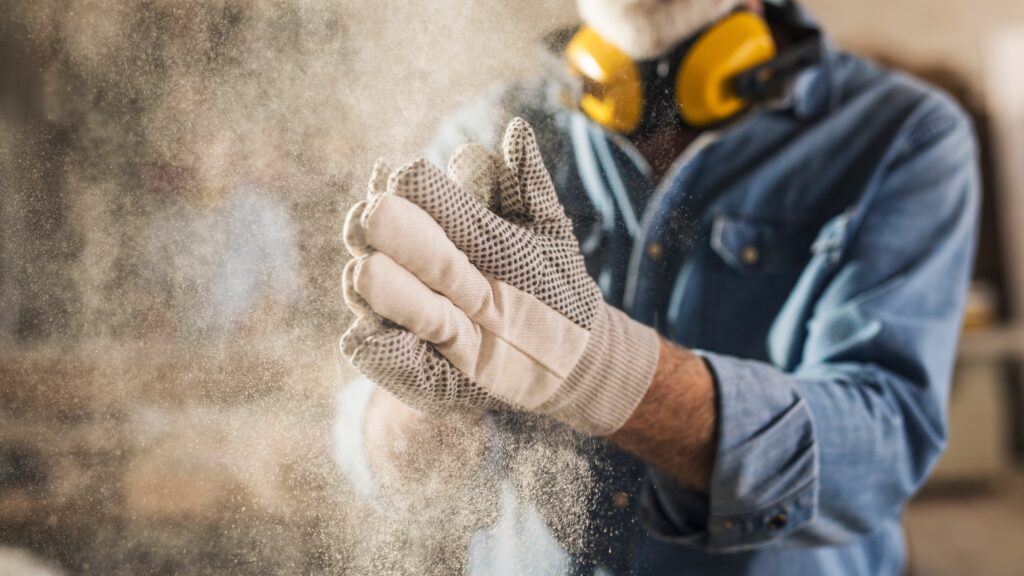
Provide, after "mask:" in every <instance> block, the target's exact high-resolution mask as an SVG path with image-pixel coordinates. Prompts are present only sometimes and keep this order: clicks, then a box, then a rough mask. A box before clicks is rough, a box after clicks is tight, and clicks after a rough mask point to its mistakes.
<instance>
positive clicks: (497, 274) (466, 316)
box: [342, 118, 659, 435]
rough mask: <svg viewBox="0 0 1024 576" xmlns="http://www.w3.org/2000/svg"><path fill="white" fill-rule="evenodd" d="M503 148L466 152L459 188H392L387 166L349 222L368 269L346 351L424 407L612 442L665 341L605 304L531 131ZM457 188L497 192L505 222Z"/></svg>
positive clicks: (408, 173)
mask: <svg viewBox="0 0 1024 576" xmlns="http://www.w3.org/2000/svg"><path fill="white" fill-rule="evenodd" d="M503 151H504V161H503V162H502V161H491V162H490V163H488V159H490V158H493V156H490V155H489V154H488V153H487V152H486V151H485V150H483V149H481V148H480V147H473V146H470V147H468V148H463V150H461V151H460V152H459V153H457V154H456V156H454V157H453V159H452V163H451V164H450V169H449V171H450V173H451V174H452V175H453V176H454V180H453V178H450V177H448V176H446V175H445V174H444V173H443V172H441V171H440V170H438V169H436V168H434V167H433V166H431V165H430V164H429V163H428V162H426V161H425V160H419V161H416V162H413V163H412V164H409V165H407V166H405V167H404V168H402V169H400V170H399V171H397V172H396V173H395V174H393V175H391V176H390V178H389V179H388V180H387V182H386V185H385V184H384V182H383V178H382V176H381V172H382V171H383V169H382V167H381V166H378V169H377V170H376V171H375V176H374V178H373V179H372V181H371V188H372V190H373V192H372V193H371V198H370V199H369V200H368V201H367V202H366V203H365V204H360V205H357V206H356V207H354V208H353V209H352V212H350V215H349V218H348V220H347V226H346V228H347V231H346V239H347V244H348V245H349V248H350V250H351V251H352V252H353V254H354V255H356V256H358V258H357V259H356V260H354V261H353V262H352V263H350V265H349V266H348V267H346V280H345V283H346V286H347V288H346V299H347V301H348V302H349V305H350V307H351V308H353V309H354V310H356V311H357V314H360V315H361V320H360V321H357V323H356V326H354V327H353V328H352V329H351V330H350V331H349V332H348V333H347V334H346V335H345V337H344V338H343V342H342V347H343V351H344V353H345V355H346V356H347V357H349V358H350V359H351V361H352V363H353V364H354V365H355V366H356V367H357V368H358V369H359V370H361V371H362V372H363V373H364V374H366V376H367V377H369V378H370V379H371V380H374V381H375V382H377V383H378V384H379V385H381V386H383V387H384V388H386V389H388V390H391V391H392V392H394V393H395V394H396V395H397V396H399V397H400V398H402V399H405V400H406V401H408V402H410V403H412V404H414V405H417V406H421V407H422V406H429V407H431V408H433V409H435V410H436V409H437V408H442V409H443V408H444V407H452V408H456V407H467V406H468V407H476V408H483V409H490V408H496V407H502V406H510V407H513V408H516V409H520V410H526V411H530V412H535V413H541V414H547V415H550V416H553V417H555V418H557V419H559V420H561V421H563V422H565V423H567V424H569V425H570V426H573V427H575V428H577V429H578V430H580V431H583V432H586V433H589V434H594V435H605V434H610V433H611V432H614V431H615V430H617V429H618V428H619V427H621V426H622V424H623V423H625V421H626V420H627V419H628V418H629V416H630V415H631V414H632V412H633V410H634V409H635V408H636V406H637V405H638V404H639V403H640V401H641V400H642V399H643V396H644V394H645V393H646V391H647V388H648V387H649V386H650V383H651V380H652V378H653V375H654V370H655V367H656V365H657V361H658V353H659V340H658V336H657V334H656V333H655V331H654V330H653V329H651V328H648V327H646V326H643V325H641V324H639V323H637V322H635V321H633V320H631V319H629V318H628V317H627V316H626V315H624V314H623V313H621V312H619V311H618V310H616V309H614V308H612V307H611V306H609V305H607V304H606V303H605V302H604V301H603V300H602V298H601V292H600V289H599V288H598V287H597V285H596V284H595V283H594V281H593V280H592V279H591V278H590V276H589V275H588V274H587V272H586V269H585V267H584V262H583V257H582V255H581V254H580V249H579V244H578V243H577V241H576V238H575V237H574V236H573V233H572V222H571V221H570V220H569V218H568V217H567V216H566V215H565V212H564V210H563V209H562V205H561V204H560V202H559V201H558V196H557V194H556V192H555V189H554V185H553V184H552V182H551V178H550V176H549V174H548V172H547V170H546V169H545V167H544V164H543V161H542V159H541V157H540V153H539V151H538V149H537V144H536V141H535V138H534V136H533V132H532V130H531V129H530V127H529V126H528V125H527V124H526V122H525V121H523V120H521V119H518V118H517V119H515V120H513V121H512V123H511V124H510V125H509V127H508V129H507V131H506V133H505V138H504V142H503ZM481 165H483V166H485V167H486V168H485V169H477V168H474V167H479V166H481ZM466 167H469V168H466ZM481 173H483V174H485V176H484V177H481V176H480V174H481ZM465 174H472V175H473V176H472V177H467V176H465ZM487 174H489V176H486V175H487ZM457 181H461V182H463V183H466V186H479V185H480V182H481V181H483V182H490V183H491V184H492V185H493V186H494V188H495V189H496V198H495V199H494V201H493V204H495V206H496V210H497V211H498V212H499V213H500V214H501V215H502V217H499V216H498V215H497V214H495V213H494V212H492V211H491V210H490V209H488V207H487V206H485V205H484V204H482V203H481V202H479V201H477V200H475V199H474V198H473V197H472V196H470V195H469V194H468V193H467V192H466V190H465V189H464V188H463V187H460V185H459V184H458V183H457ZM374 314H378V315H379V316H381V317H383V318H385V319H387V320H389V321H390V322H393V323H394V324H395V325H397V326H394V327H388V326H387V325H386V323H383V324H382V323H379V322H375V321H374V320H373V318H374ZM399 327H400V328H399Z"/></svg>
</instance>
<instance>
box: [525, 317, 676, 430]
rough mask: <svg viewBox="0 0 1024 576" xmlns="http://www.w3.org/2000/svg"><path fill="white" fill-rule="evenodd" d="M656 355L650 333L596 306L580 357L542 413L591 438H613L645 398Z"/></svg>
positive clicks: (654, 339) (656, 343)
mask: <svg viewBox="0 0 1024 576" xmlns="http://www.w3.org/2000/svg"><path fill="white" fill-rule="evenodd" d="M660 350H661V343H660V340H659V338H658V334H657V332H655V331H654V329H652V328H650V327H648V326H644V325H643V324H640V323H639V322H637V321H635V320H633V319H632V318H630V317H628V316H626V315H625V314H624V313H622V312H620V311H619V310H617V309H615V308H613V307H612V306H608V305H603V306H600V307H599V308H598V313H597V316H596V317H595V319H594V324H593V325H592V329H591V333H590V339H589V342H588V343H587V347H586V349H585V350H584V351H583V356H582V357H581V358H580V361H579V362H578V363H577V364H576V367H575V368H573V370H572V372H571V373H570V374H569V377H568V378H567V379H566V382H565V385H563V386H562V388H561V390H559V392H558V393H557V394H556V395H555V397H554V398H552V399H551V400H550V401H549V403H548V406H546V407H544V408H542V411H544V412H547V413H548V414H551V415H552V416H554V417H555V418H558V419H559V420H561V421H563V422H565V423H566V424H568V425H570V426H572V427H573V428H576V429H577V430H579V431H581V432H584V433H586V434H590V435H592V436H607V435H609V434H611V433H613V432H615V431H616V430H618V429H619V428H621V427H622V425H623V424H625V423H626V420H628V419H629V417H630V416H631V415H632V414H633V412H634V411H635V410H636V407H637V406H638V405H639V404H640V401H641V400H643V398H644V395H645V394H646V393H647V389H648V388H649V387H650V385H651V382H652V380H653V379H654V372H655V370H656V369H657V366H658V356H659V353H660Z"/></svg>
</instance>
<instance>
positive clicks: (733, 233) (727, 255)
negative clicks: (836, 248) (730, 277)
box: [711, 215, 821, 281]
mask: <svg viewBox="0 0 1024 576" xmlns="http://www.w3.org/2000/svg"><path fill="white" fill-rule="evenodd" d="M820 228H821V226H820V225H818V224H812V223H806V222H779V221H765V220H755V219H748V218H737V217H733V216H724V215H719V216H716V217H715V219H714V221H713V222H712V226H711V250H712V251H713V252H714V253H715V254H716V255H717V256H718V258H719V259H720V260H721V262H722V263H723V264H724V265H725V270H726V271H727V273H728V272H731V273H733V274H735V275H737V276H742V277H746V280H748V281H749V280H754V279H755V278H756V277H758V276H776V275H783V276H784V275H787V274H799V273H800V271H801V270H802V269H803V268H804V266H806V265H807V262H808V261H809V260H810V258H811V255H812V254H811V252H812V250H811V248H812V245H813V244H814V240H815V238H816V237H817V234H818V231H819V230H820Z"/></svg>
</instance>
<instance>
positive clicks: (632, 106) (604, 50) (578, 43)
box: [565, 27, 644, 134]
mask: <svg viewBox="0 0 1024 576" xmlns="http://www.w3.org/2000/svg"><path fill="white" fill-rule="evenodd" d="M565 54H566V58H567V60H568V63H569V67H570V69H571V70H572V72H573V73H574V74H576V75H577V76H579V77H580V78H582V79H583V82H584V90H583V94H582V95H581V96H580V101H579V107H580V109H581V110H583V112H584V113H585V114H586V115H587V116H589V117H590V118H591V119H592V120H593V121H595V122H597V123H598V124H600V125H602V126H604V127H605V128H608V129H610V130H614V131H616V132H620V133H622V134H630V133H632V132H633V131H634V130H636V128H637V127H638V126H639V125H640V122H641V120H642V119H643V113H644V84H643V79H642V78H641V76H640V71H639V70H638V69H637V67H636V64H635V63H634V62H633V60H632V59H631V58H630V57H629V56H627V55H626V53H625V52H623V51H622V50H619V49H618V48H617V47H615V46H613V45H612V44H611V43H609V42H608V41H606V40H605V39H604V38H601V37H600V36H598V34H597V32H595V31H594V30H592V29H591V28H588V27H584V28H581V29H580V31H579V32H577V33H576V35H575V36H573V38H572V40H570V41H569V44H568V45H567V46H566V48H565Z"/></svg>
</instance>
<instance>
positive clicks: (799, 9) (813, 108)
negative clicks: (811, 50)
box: [780, 2, 836, 120]
mask: <svg viewBox="0 0 1024 576" xmlns="http://www.w3.org/2000/svg"><path fill="white" fill-rule="evenodd" d="M793 8H794V9H795V10H796V14H797V21H798V22H799V23H800V24H802V25H804V26H807V27H812V28H820V26H819V25H818V22H817V20H816V19H815V18H814V16H813V15H811V13H810V11H808V10H807V9H806V8H804V6H802V5H801V4H799V3H797V2H794V3H793ZM822 50H823V54H822V57H821V61H820V62H818V63H817V64H815V65H814V66H812V67H810V68H808V69H807V70H804V71H803V72H801V73H800V74H799V75H798V76H797V77H796V79H795V80H794V82H793V90H792V92H791V93H790V96H789V98H787V100H786V101H785V102H783V103H780V108H791V109H792V110H793V114H794V115H795V116H796V117H797V118H799V119H801V120H809V119H812V118H816V117H818V116H821V115H823V114H825V113H826V112H828V111H829V110H831V109H832V108H834V106H835V98H834V95H835V93H836V90H835V86H834V81H835V75H834V73H833V72H834V71H833V68H834V66H835V63H834V60H835V57H836V49H835V46H834V45H833V44H832V41H831V39H830V38H829V37H828V35H827V34H825V33H824V32H822Z"/></svg>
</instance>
